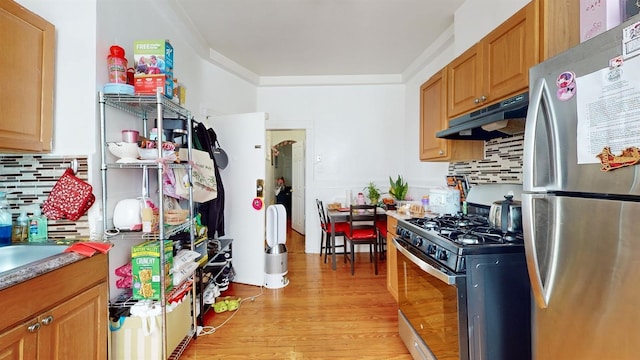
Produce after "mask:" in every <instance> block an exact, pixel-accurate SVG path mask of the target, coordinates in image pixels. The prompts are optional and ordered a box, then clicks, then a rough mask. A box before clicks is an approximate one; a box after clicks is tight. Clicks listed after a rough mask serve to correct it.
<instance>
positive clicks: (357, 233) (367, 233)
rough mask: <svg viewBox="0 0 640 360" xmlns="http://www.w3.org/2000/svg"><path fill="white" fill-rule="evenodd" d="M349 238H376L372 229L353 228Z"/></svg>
mask: <svg viewBox="0 0 640 360" xmlns="http://www.w3.org/2000/svg"><path fill="white" fill-rule="evenodd" d="M349 238H350V239H358V240H361V239H371V238H376V232H375V231H373V230H372V229H355V230H353V233H352V234H351V236H349Z"/></svg>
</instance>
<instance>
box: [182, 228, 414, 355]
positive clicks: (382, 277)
mask: <svg viewBox="0 0 640 360" xmlns="http://www.w3.org/2000/svg"><path fill="white" fill-rule="evenodd" d="M287 248H288V255H287V257H288V271H289V274H288V277H289V279H290V283H289V285H288V286H286V287H284V288H281V289H266V288H263V289H261V288H260V287H257V286H249V285H242V284H235V283H232V285H231V287H230V289H229V290H228V291H227V292H226V293H225V294H223V295H231V294H232V295H235V296H239V297H241V298H242V299H246V300H245V301H243V302H242V303H241V306H240V309H239V310H237V311H236V312H224V313H220V314H215V313H214V312H213V309H212V310H210V311H209V312H208V313H207V316H206V325H207V326H209V327H217V329H216V330H215V332H213V333H212V334H208V335H200V336H199V337H198V338H197V339H196V340H194V341H192V342H191V344H189V346H188V348H187V349H186V350H185V352H184V353H183V354H182V356H181V359H187V360H203V359H411V356H410V355H409V352H408V351H407V349H406V348H405V346H404V344H403V343H402V340H401V339H400V338H399V336H398V318H397V305H396V302H395V300H394V299H393V297H392V296H391V295H390V294H389V292H388V291H387V288H386V263H384V262H382V263H380V264H379V265H380V266H379V273H378V275H374V274H373V264H370V263H369V261H368V260H369V259H368V255H367V253H361V254H359V255H358V256H357V258H356V272H355V275H354V276H352V275H351V274H350V268H349V264H344V263H343V261H342V257H341V256H340V257H338V259H339V261H338V269H337V271H333V270H331V265H330V264H329V263H327V264H325V263H324V262H323V261H322V260H321V258H320V256H319V255H318V254H305V253H304V236H302V235H300V234H298V233H296V232H291V231H290V232H288V235H287ZM252 297H255V299H254V300H253V301H251V298H252ZM233 314H235V315H234V316H233V317H232V318H230V317H231V316H232V315H233ZM227 320H228V322H226V323H225V321H227ZM222 324H224V325H222Z"/></svg>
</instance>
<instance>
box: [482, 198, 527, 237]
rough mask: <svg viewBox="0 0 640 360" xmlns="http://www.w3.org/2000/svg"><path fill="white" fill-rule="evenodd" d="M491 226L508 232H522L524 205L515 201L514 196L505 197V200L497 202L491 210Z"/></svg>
mask: <svg viewBox="0 0 640 360" xmlns="http://www.w3.org/2000/svg"><path fill="white" fill-rule="evenodd" d="M489 223H490V224H491V226H493V227H495V228H498V229H500V230H502V232H503V233H507V232H512V233H513V232H516V233H519V232H522V203H521V202H520V201H517V200H513V195H505V196H504V200H502V201H495V202H494V203H493V204H492V205H491V209H490V210H489Z"/></svg>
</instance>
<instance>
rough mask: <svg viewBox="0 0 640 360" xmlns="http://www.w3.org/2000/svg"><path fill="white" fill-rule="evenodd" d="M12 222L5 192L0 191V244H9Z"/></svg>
mask: <svg viewBox="0 0 640 360" xmlns="http://www.w3.org/2000/svg"><path fill="white" fill-rule="evenodd" d="M12 228H13V222H12V220H11V211H10V210H9V203H8V202H7V194H5V193H4V192H1V191H0V246H6V245H11V230H12Z"/></svg>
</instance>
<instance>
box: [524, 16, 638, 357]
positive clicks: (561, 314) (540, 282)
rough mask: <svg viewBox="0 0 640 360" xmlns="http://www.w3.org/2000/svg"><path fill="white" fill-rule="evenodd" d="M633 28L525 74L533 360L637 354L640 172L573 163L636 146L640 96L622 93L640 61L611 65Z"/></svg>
mask: <svg viewBox="0 0 640 360" xmlns="http://www.w3.org/2000/svg"><path fill="white" fill-rule="evenodd" d="M634 21H636V22H637V21H640V17H638V16H636V17H634V18H632V19H630V20H629V21H627V22H625V23H624V24H622V25H621V26H619V27H616V28H614V29H611V30H609V31H607V32H606V33H603V34H601V35H599V36H597V37H595V38H593V39H591V40H589V41H587V42H584V43H582V44H580V45H578V46H576V47H574V48H572V49H570V50H568V51H566V52H565V53H563V54H560V55H558V56H556V57H554V58H552V59H549V60H548V61H545V62H543V63H541V64H539V65H537V66H535V67H533V68H532V69H531V70H530V88H529V93H530V103H529V109H528V113H527V120H526V121H527V122H526V130H525V140H524V144H525V148H524V178H523V189H524V193H523V194H522V214H523V225H524V236H525V249H526V256H527V267H528V271H529V278H530V281H531V288H532V296H533V301H532V351H533V358H534V359H535V360H556V359H557V360H588V359H615V360H626V359H637V358H639V357H640V165H633V166H626V167H622V168H620V169H617V170H612V171H608V172H605V171H602V170H601V164H600V163H584V161H580V162H581V163H579V154H580V156H581V158H587V159H590V160H593V159H591V158H590V157H591V156H593V154H590V155H588V156H586V157H585V156H584V155H582V154H584V149H585V147H591V148H593V147H595V146H598V145H599V144H600V145H601V144H607V145H608V144H612V145H615V146H620V145H621V144H624V143H625V142H627V141H628V142H631V143H629V144H626V145H629V146H632V145H635V146H639V147H640V141H634V140H633V139H634V137H635V136H636V135H634V132H635V131H638V127H640V125H637V123H638V121H639V120H640V107H639V106H638V105H640V101H637V98H639V97H640V95H637V96H636V95H633V94H632V95H629V94H625V93H622V92H620V91H623V90H624V89H628V88H630V89H632V90H633V89H637V88H639V87H640V84H639V83H638V82H636V81H635V80H633V79H632V78H633V77H635V75H634V74H638V73H639V72H640V71H637V70H635V69H637V67H636V65H635V63H636V62H640V56H636V57H635V58H628V59H624V60H623V61H619V60H620V58H616V57H617V56H619V55H621V54H622V29H623V28H625V27H627V26H628V25H629V24H631V23H633V22H634ZM639 29H640V25H639ZM636 35H638V34H636ZM634 36H635V35H634ZM638 36H640V35H638ZM638 41H640V40H638ZM636 45H637V44H635V43H628V44H627V45H626V46H629V49H633V47H634V46H636ZM612 60H613V61H612ZM610 65H611V67H610ZM597 74H607V75H608V76H609V78H608V79H607V80H605V81H604V82H598V81H595V80H594V79H597V76H595V75H597ZM598 76H599V75H598ZM607 81H608V82H607ZM620 81H626V82H624V83H619V82H620ZM629 81H631V83H629ZM616 88H618V90H616ZM616 91H619V92H618V93H615V92H616ZM593 93H596V94H597V93H602V94H603V98H602V99H600V100H597V99H595V98H594V95H593ZM638 93H639V94H640V92H638ZM581 94H582V95H581ZM581 96H583V97H582V98H581ZM585 99H586V100H585ZM621 99H622V100H621ZM634 100H636V101H634ZM621 106H623V107H625V108H624V109H625V110H624V111H625V112H624V113H620V111H621V110H620V109H619V107H621ZM585 114H586V115H585ZM634 121H635V122H634ZM620 125H622V127H620ZM621 129H622V130H621ZM616 131H618V132H616ZM638 133H640V131H639V132H638ZM585 134H588V136H585ZM629 139H631V140H629ZM585 144H587V145H586V146H585ZM591 151H592V150H591ZM614 154H616V151H614ZM616 160H621V159H616ZM622 160H626V159H622ZM596 161H597V159H596Z"/></svg>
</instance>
